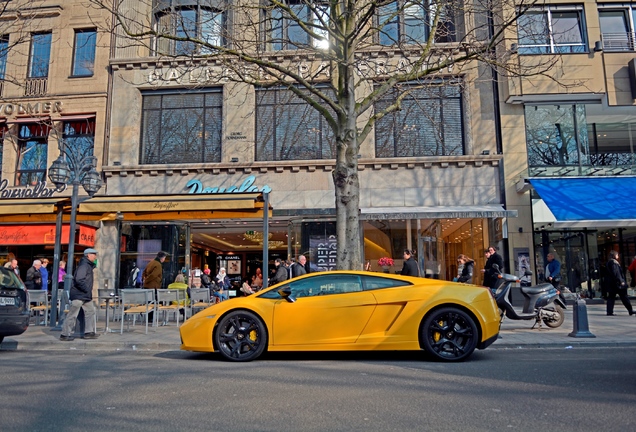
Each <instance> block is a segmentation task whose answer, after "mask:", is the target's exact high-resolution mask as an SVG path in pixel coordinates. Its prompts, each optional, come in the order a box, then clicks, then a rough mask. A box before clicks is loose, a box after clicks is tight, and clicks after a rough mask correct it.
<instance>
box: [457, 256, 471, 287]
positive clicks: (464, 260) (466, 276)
mask: <svg viewBox="0 0 636 432" xmlns="http://www.w3.org/2000/svg"><path fill="white" fill-rule="evenodd" d="M457 262H458V263H459V265H460V266H461V267H462V272H461V274H460V275H459V277H458V278H457V282H461V283H467V284H471V283H473V272H474V269H475V260H474V259H472V258H470V257H469V256H468V255H464V254H460V255H459V256H458V257H457Z"/></svg>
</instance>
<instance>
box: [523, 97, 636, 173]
mask: <svg viewBox="0 0 636 432" xmlns="http://www.w3.org/2000/svg"><path fill="white" fill-rule="evenodd" d="M525 121H526V145H527V150H528V172H529V175H530V176H564V175H570V176H576V175H619V174H633V173H635V172H636V152H635V149H636V115H633V114H630V113H628V112H620V111H613V112H612V113H611V114H610V113H609V112H608V111H607V108H605V107H604V106H603V105H601V104H596V105H574V104H570V105H535V106H529V105H528V106H526V107H525Z"/></svg>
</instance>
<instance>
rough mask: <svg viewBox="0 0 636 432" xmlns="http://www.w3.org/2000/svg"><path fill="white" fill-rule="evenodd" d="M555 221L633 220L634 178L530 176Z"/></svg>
mask: <svg viewBox="0 0 636 432" xmlns="http://www.w3.org/2000/svg"><path fill="white" fill-rule="evenodd" d="M529 181H530V183H531V184H532V186H533V187H534V189H535V190H536V191H537V193H538V194H539V196H540V197H541V198H542V199H543V201H544V202H545V203H546V205H547V206H548V208H549V209H550V211H551V212H552V213H553V214H554V217H555V218H556V220H557V221H585V220H590V221H611V220H625V219H636V177H601V178H599V177H594V178H531V179H529Z"/></svg>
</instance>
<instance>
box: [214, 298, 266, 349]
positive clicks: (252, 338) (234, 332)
mask: <svg viewBox="0 0 636 432" xmlns="http://www.w3.org/2000/svg"><path fill="white" fill-rule="evenodd" d="M214 342H215V344H214V345H215V347H216V348H217V349H218V350H219V352H220V353H221V355H222V356H223V357H224V358H225V359H226V360H230V361H236V362H247V361H252V360H256V359H257V358H259V357H260V356H261V354H263V352H264V351H265V348H266V347H267V331H266V329H265V324H263V321H261V319H260V318H258V317H257V316H256V315H254V314H253V313H251V312H248V311H243V310H238V311H233V312H230V313H229V314H227V315H226V316H224V317H223V318H222V319H221V321H220V322H219V323H218V325H217V327H216V331H215V332H214Z"/></svg>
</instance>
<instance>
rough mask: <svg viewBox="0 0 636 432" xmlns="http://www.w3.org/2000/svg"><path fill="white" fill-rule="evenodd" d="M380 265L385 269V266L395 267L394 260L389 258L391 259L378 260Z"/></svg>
mask: <svg viewBox="0 0 636 432" xmlns="http://www.w3.org/2000/svg"><path fill="white" fill-rule="evenodd" d="M378 265H379V266H382V267H385V266H389V267H390V266H392V265H393V258H389V257H382V258H380V259H379V260H378Z"/></svg>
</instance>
